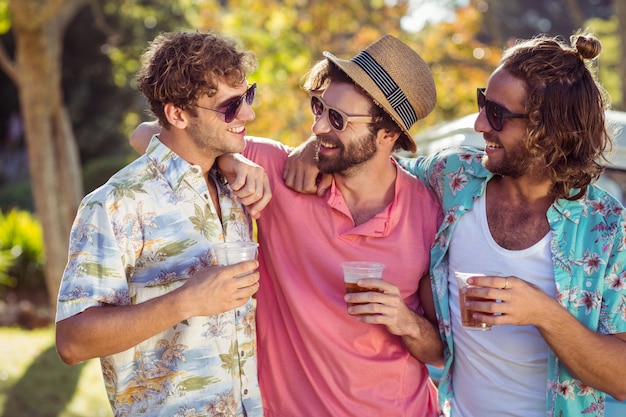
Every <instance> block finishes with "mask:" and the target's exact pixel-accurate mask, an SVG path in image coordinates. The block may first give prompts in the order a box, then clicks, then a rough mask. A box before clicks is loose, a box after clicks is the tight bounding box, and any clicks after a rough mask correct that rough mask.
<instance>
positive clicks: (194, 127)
mask: <svg viewBox="0 0 626 417" xmlns="http://www.w3.org/2000/svg"><path fill="white" fill-rule="evenodd" d="M186 129H187V133H188V134H189V137H190V138H191V140H192V142H193V144H194V145H195V146H196V147H197V148H198V149H200V150H202V151H207V152H210V153H214V154H216V155H223V154H226V153H238V152H241V151H242V150H243V147H244V143H243V141H242V142H241V143H229V142H228V141H227V140H225V139H224V138H221V137H218V136H216V135H215V130H213V129H210V128H209V127H207V126H206V125H203V124H202V123H201V122H200V120H199V119H198V118H197V117H193V118H191V119H190V121H189V124H188V125H187V128H186Z"/></svg>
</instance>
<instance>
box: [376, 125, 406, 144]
mask: <svg viewBox="0 0 626 417" xmlns="http://www.w3.org/2000/svg"><path fill="white" fill-rule="evenodd" d="M398 138H400V132H392V131H389V130H387V129H379V130H378V135H377V138H376V141H377V142H378V144H379V145H381V146H388V147H390V148H393V145H394V144H395V143H396V141H397V140H398Z"/></svg>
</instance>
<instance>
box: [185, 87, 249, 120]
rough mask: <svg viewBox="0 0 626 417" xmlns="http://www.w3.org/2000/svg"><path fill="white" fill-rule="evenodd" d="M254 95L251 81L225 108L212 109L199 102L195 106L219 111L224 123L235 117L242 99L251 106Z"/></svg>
mask: <svg viewBox="0 0 626 417" xmlns="http://www.w3.org/2000/svg"><path fill="white" fill-rule="evenodd" d="M255 96H256V83H252V85H251V86H250V87H248V89H247V90H246V92H245V93H243V94H242V95H241V96H240V97H237V98H236V99H234V100H232V101H230V102H229V103H228V104H227V105H226V110H218V109H212V108H210V107H204V106H201V105H199V104H196V107H200V108H201V109H205V110H211V111H214V112H216V113H221V114H223V115H224V121H225V122H226V123H230V122H232V121H233V120H234V119H235V117H236V116H237V114H238V113H239V108H240V107H241V104H242V103H243V101H244V100H245V101H246V103H247V104H248V106H251V105H252V103H253V102H254V97H255Z"/></svg>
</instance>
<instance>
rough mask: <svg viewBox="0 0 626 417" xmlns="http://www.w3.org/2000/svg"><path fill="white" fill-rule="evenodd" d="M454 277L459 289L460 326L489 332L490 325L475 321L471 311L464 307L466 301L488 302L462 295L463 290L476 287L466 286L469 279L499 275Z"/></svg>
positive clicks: (467, 273)
mask: <svg viewBox="0 0 626 417" xmlns="http://www.w3.org/2000/svg"><path fill="white" fill-rule="evenodd" d="M454 275H455V277H456V282H457V286H458V287H459V304H460V308H461V309H460V311H461V324H462V325H463V328H464V329H466V330H482V331H487V330H491V324H487V323H483V322H480V321H479V320H477V319H475V318H473V317H472V315H473V314H474V311H473V310H470V309H468V308H467V306H466V305H465V302H466V301H469V300H472V301H483V300H485V301H489V300H486V299H484V298H478V297H468V296H467V295H466V294H464V293H463V288H475V287H476V286H474V285H468V284H467V279H468V278H470V277H478V276H485V275H500V274H499V273H491V272H490V273H488V274H485V273H471V272H456V271H455V272H454Z"/></svg>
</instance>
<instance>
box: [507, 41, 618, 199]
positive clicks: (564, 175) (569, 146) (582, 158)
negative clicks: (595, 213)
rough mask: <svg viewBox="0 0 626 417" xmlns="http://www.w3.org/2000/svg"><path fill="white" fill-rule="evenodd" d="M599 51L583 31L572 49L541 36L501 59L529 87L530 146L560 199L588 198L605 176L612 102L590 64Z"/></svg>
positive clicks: (531, 151)
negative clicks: (606, 114) (607, 114)
mask: <svg viewBox="0 0 626 417" xmlns="http://www.w3.org/2000/svg"><path fill="white" fill-rule="evenodd" d="M601 49H602V45H601V43H600V41H599V40H598V39H597V38H596V37H595V36H593V35H591V34H589V33H584V32H579V33H577V34H574V35H572V36H571V37H570V45H567V44H566V43H565V41H564V40H563V39H562V38H559V37H554V38H552V37H547V36H545V35H541V36H538V37H535V38H532V39H528V40H524V41H521V42H519V43H518V44H516V45H514V46H513V47H511V48H509V49H508V50H506V51H505V52H504V55H503V56H502V60H501V68H502V69H504V70H506V71H508V72H509V73H511V74H512V75H513V76H515V77H517V78H519V79H521V80H523V81H525V83H526V89H527V91H526V92H527V102H526V113H528V114H529V120H530V121H529V124H528V131H527V142H526V146H527V148H528V150H529V152H530V153H531V155H532V156H534V157H537V158H538V159H539V160H541V161H543V163H544V166H545V170H546V171H545V172H546V175H548V176H549V178H550V180H551V181H552V183H553V184H554V185H553V188H552V192H553V193H554V194H555V196H556V197H557V198H566V199H570V200H575V199H578V198H580V197H581V196H582V195H584V194H585V192H586V190H587V187H588V185H589V184H590V183H591V182H593V181H595V180H596V179H597V178H598V177H599V176H600V174H601V173H602V171H603V169H604V168H603V166H602V162H603V161H606V159H605V152H606V151H607V150H610V148H611V147H612V143H611V138H610V135H609V132H608V131H607V127H606V126H605V120H604V110H605V109H607V108H608V107H609V104H610V99H609V96H608V94H607V93H606V90H605V89H604V88H603V87H602V85H600V83H599V82H598V81H597V80H596V78H595V76H594V74H592V70H593V64H594V63H593V62H591V60H593V59H594V58H596V57H597V56H598V55H599V54H600V51H601ZM586 61H587V62H586Z"/></svg>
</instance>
